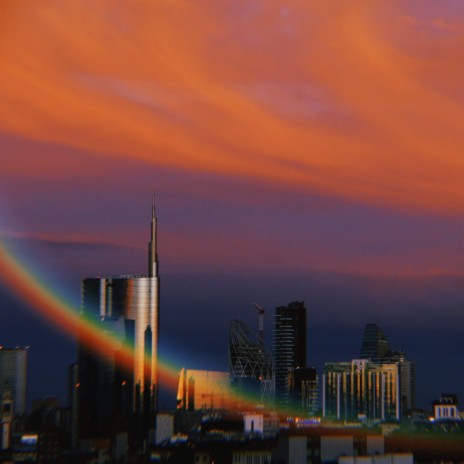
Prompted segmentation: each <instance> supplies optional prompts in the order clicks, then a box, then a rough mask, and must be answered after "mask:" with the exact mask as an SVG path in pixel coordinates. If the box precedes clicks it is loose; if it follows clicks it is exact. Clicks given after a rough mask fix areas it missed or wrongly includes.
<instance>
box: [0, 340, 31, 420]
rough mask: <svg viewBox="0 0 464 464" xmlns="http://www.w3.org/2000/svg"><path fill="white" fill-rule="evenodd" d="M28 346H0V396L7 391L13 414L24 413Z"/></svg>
mask: <svg viewBox="0 0 464 464" xmlns="http://www.w3.org/2000/svg"><path fill="white" fill-rule="evenodd" d="M27 351H28V347H15V348H5V347H0V398H2V397H3V395H4V394H5V393H9V394H10V395H11V398H12V400H13V406H14V414H15V416H22V415H24V414H25V413H26V384H27Z"/></svg>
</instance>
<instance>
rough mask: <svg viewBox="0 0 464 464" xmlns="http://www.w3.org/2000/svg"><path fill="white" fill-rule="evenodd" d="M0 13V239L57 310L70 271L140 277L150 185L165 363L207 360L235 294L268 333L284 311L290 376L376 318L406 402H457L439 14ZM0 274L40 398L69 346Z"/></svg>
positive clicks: (427, 7) (458, 320)
mask: <svg viewBox="0 0 464 464" xmlns="http://www.w3.org/2000/svg"><path fill="white" fill-rule="evenodd" d="M4 8H5V9H4V20H3V24H2V31H3V32H2V41H1V43H0V47H1V50H2V58H1V59H0V66H1V69H2V73H0V83H1V85H0V100H1V101H2V103H4V105H5V106H4V108H5V109H4V111H2V113H1V114H0V163H1V165H2V169H1V170H0V217H1V219H0V240H1V243H2V245H3V246H4V247H5V248H6V249H8V250H9V251H11V252H12V253H13V255H14V256H15V257H16V258H17V259H18V261H19V262H21V263H22V265H23V266H24V267H25V268H26V269H28V270H30V271H31V272H33V273H34V275H35V276H37V277H39V278H40V280H41V282H42V283H43V285H44V286H45V287H46V288H50V289H51V292H52V293H54V294H57V295H60V296H61V297H62V298H64V299H65V300H68V301H70V302H71V303H72V304H73V305H74V306H75V307H79V305H80V303H79V297H80V295H79V282H80V279H81V278H83V277H85V276H98V275H108V274H121V273H124V274H125V273H140V272H144V270H145V269H146V247H145V245H146V218H147V216H146V205H147V199H148V198H150V196H151V194H152V192H153V191H156V193H157V211H158V217H159V220H160V225H161V227H160V230H159V253H160V255H161V256H162V258H161V263H162V264H161V276H162V279H161V280H162V283H161V300H162V301H161V307H162V310H161V327H162V333H161V334H160V349H161V351H162V352H163V353H164V355H166V357H168V356H170V357H171V358H172V360H173V363H174V361H175V363H178V364H181V367H185V368H190V369H203V368H205V369H206V368H211V369H218V370H221V369H226V368H227V343H225V342H224V341H223V340H224V339H226V338H227V333H228V332H227V331H228V325H229V322H230V320H232V319H239V320H243V321H244V322H245V323H246V324H247V325H249V326H250V327H252V328H254V327H255V325H254V324H256V326H257V318H256V314H255V309H254V308H253V306H252V302H254V301H257V302H259V304H261V305H263V307H264V308H266V318H265V329H266V330H265V333H266V334H268V335H269V334H270V332H271V331H270V329H271V327H272V315H273V312H274V309H275V307H277V306H280V305H286V304H287V303H288V302H291V301H295V300H301V301H303V300H304V301H305V302H306V304H307V309H308V344H309V347H308V356H309V359H308V364H309V365H316V366H317V367H318V370H319V371H321V368H322V365H323V362H324V361H333V362H336V361H349V360H351V359H354V358H356V357H357V356H358V354H359V350H360V347H361V341H362V333H363V329H364V327H365V324H367V323H375V324H378V325H379V326H380V327H382V329H383V330H384V331H385V334H386V336H387V337H388V339H389V340H390V342H391V343H392V345H394V346H396V347H398V348H400V349H404V351H406V352H407V354H408V357H409V358H410V359H412V360H414V361H415V362H416V368H417V393H418V401H417V403H418V405H420V406H427V405H428V404H430V403H431V401H432V400H433V399H435V398H437V397H439V396H440V394H441V393H444V392H453V393H456V394H457V395H458V397H461V396H462V394H463V393H464V374H461V373H457V374H456V373H455V372H454V367H455V366H456V365H458V364H459V363H460V361H461V358H462V353H463V350H464V342H463V341H462V340H461V338H462V337H461V336H460V332H461V329H462V327H463V326H464V315H463V311H462V309H463V306H464V253H463V249H464V240H463V237H464V215H463V209H464V202H463V198H464V195H463V191H462V185H464V184H463V182H462V181H463V180H464V175H463V168H462V166H463V162H462V158H461V152H462V148H463V147H464V139H463V131H462V123H460V121H461V120H463V119H464V118H463V116H464V114H463V109H462V102H463V101H464V100H463V98H464V89H463V87H462V82H461V80H460V79H459V76H460V74H461V72H460V71H461V70H462V67H463V60H462V57H461V54H460V49H461V45H462V40H463V35H462V34H463V30H464V28H463V27H462V24H463V21H464V7H463V6H462V5H461V4H460V3H457V2H453V1H451V0H450V1H445V2H440V5H437V4H436V2H431V1H430V2H427V1H425V2H416V1H412V0H411V1H406V2H396V1H394V2H388V4H380V3H376V4H373V3H372V2H367V1H366V2H358V3H356V5H349V4H344V3H339V4H336V5H331V6H329V5H327V4H326V3H325V2H313V3H310V4H303V3H302V2H299V1H296V0H295V1H290V2H287V3H286V4H285V5H282V4H281V3H280V2H277V1H269V2H266V4H264V3H263V2H261V1H258V0H252V1H251V2H248V3H247V5H243V4H239V3H237V2H231V1H225V0H220V1H219V2H217V1H214V2H213V1H209V0H205V1H204V2H201V3H200V4H197V5H196V6H195V8H194V7H193V5H191V4H190V3H188V2H183V1H179V2H174V3H173V4H170V5H169V6H168V5H165V4H163V3H162V2H160V3H157V4H152V5H148V4H145V3H143V4H142V3H140V4H138V5H137V7H134V8H133V9H132V10H131V11H128V10H126V9H125V8H124V6H123V5H114V4H110V3H108V4H105V5H104V6H102V9H101V10H99V9H98V7H97V6H94V5H92V6H89V5H87V6H84V5H83V4H80V3H76V4H74V6H70V5H67V4H62V2H57V1H56V2H55V1H52V2H51V3H49V4H48V5H47V6H46V5H45V4H43V3H42V2H40V1H38V2H35V3H34V4H31V5H28V6H25V4H24V2H21V4H18V3H17V2H9V1H7V2H5V5H4ZM161 18H164V19H161ZM63 24H66V25H67V27H66V28H64V27H63ZM84 25H85V27H84ZM174 25H175V27H174ZM3 26H4V27H3ZM174 31H175V32H174ZM36 37H40V40H35V38H36ZM155 44H156V45H155ZM308 44H310V45H308ZM0 267H1V269H2V275H3V276H5V275H6V274H8V267H7V266H5V263H2V265H1V266H0ZM5 282H6V279H4V278H2V283H1V286H0V297H1V299H0V344H2V345H5V346H16V345H31V349H30V351H29V354H28V356H29V366H30V369H31V373H32V376H31V378H32V379H35V380H34V382H35V383H36V386H34V387H32V388H33V391H35V392H36V395H37V396H46V395H47V394H56V395H58V396H60V397H62V396H63V394H64V393H63V392H64V391H65V383H66V378H65V377H66V375H65V370H64V369H65V367H66V366H67V364H70V363H71V362H74V361H75V356H74V353H75V348H76V345H75V341H74V340H73V339H71V338H68V336H67V335H64V334H62V333H60V331H59V330H56V329H55V328H53V327H52V326H51V325H50V324H49V323H48V322H46V321H44V320H42V319H41V318H40V317H39V316H37V315H36V313H35V311H36V309H35V308H34V307H33V306H32V305H26V304H25V303H23V302H22V301H21V299H20V297H18V296H17V295H16V294H15V293H14V292H13V291H12V290H11V288H9V285H8V284H6V283H5ZM7 327H8V328H7ZM163 332H164V334H163ZM205 339H208V343H206V342H205V341H204V340H205ZM269 340H270V337H269V339H268V341H269ZM211 345H212V346H214V347H216V349H215V350H214V353H211V350H210V349H209V347H210V346H211ZM57 347H58V348H59V349H56V348H57ZM202 363H204V365H202ZM60 376H61V377H62V378H61V377H60ZM43 377H44V378H45V379H47V380H46V381H45V380H41V379H42V378H43Z"/></svg>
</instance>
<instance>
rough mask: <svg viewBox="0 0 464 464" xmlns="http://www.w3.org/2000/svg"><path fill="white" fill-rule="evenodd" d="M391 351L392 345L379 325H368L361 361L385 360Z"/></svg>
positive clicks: (365, 331) (365, 330) (362, 346)
mask: <svg viewBox="0 0 464 464" xmlns="http://www.w3.org/2000/svg"><path fill="white" fill-rule="evenodd" d="M389 351H390V344H389V343H388V340H387V337H386V336H385V334H384V333H383V331H382V329H381V328H380V327H379V326H378V325H377V324H366V328H365V329H364V336H363V341H362V345H361V354H360V356H359V357H360V359H374V358H383V357H384V356H385V355H386V354H387V353H388V352H389Z"/></svg>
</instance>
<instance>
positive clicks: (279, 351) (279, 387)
mask: <svg viewBox="0 0 464 464" xmlns="http://www.w3.org/2000/svg"><path fill="white" fill-rule="evenodd" d="M272 354H273V361H274V365H273V372H274V385H275V400H276V405H277V406H279V407H284V408H285V407H288V406H290V405H291V404H290V403H291V395H292V385H293V384H294V380H293V374H294V370H295V369H296V368H298V367H306V308H305V306H304V302H303V301H294V302H293V303H290V304H289V305H288V306H279V307H277V308H276V312H275V322H274V333H273V353H272Z"/></svg>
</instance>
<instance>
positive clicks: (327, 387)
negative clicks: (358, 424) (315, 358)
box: [322, 359, 401, 422]
mask: <svg viewBox="0 0 464 464" xmlns="http://www.w3.org/2000/svg"><path fill="white" fill-rule="evenodd" d="M399 377H400V372H399V366H398V363H376V362H371V361H368V360H366V359H354V360H353V361H350V362H333V363H326V365H325V370H324V374H323V378H322V416H323V417H324V418H328V419H334V420H339V421H358V420H360V421H364V420H369V421H379V422H392V421H393V422H394V421H398V420H400V407H401V403H400V401H401V400H400V378H399Z"/></svg>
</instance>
